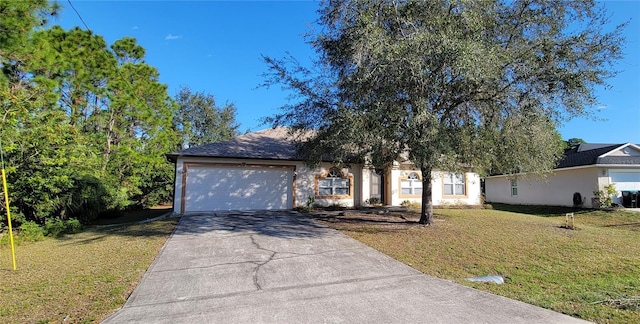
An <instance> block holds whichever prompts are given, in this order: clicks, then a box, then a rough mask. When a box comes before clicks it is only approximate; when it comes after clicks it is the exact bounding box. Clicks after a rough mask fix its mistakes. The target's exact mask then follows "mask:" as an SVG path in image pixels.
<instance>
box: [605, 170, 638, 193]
mask: <svg viewBox="0 0 640 324" xmlns="http://www.w3.org/2000/svg"><path fill="white" fill-rule="evenodd" d="M609 177H610V178H611V182H613V183H614V184H615V186H616V190H618V191H622V190H640V170H620V169H619V170H609Z"/></svg>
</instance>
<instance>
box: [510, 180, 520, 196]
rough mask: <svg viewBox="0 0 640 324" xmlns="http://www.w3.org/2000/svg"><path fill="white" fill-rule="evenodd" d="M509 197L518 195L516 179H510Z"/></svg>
mask: <svg viewBox="0 0 640 324" xmlns="http://www.w3.org/2000/svg"><path fill="white" fill-rule="evenodd" d="M511 195H512V196H517V195H518V179H511Z"/></svg>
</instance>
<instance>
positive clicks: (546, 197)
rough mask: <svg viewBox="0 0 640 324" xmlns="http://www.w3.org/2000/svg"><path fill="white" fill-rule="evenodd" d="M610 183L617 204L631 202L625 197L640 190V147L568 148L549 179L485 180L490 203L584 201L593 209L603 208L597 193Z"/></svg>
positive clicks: (568, 203) (499, 177) (567, 203)
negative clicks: (600, 205) (614, 190)
mask: <svg viewBox="0 0 640 324" xmlns="http://www.w3.org/2000/svg"><path fill="white" fill-rule="evenodd" d="M610 184H614V186H615V189H616V190H617V195H616V197H613V203H616V204H618V205H621V206H622V205H623V203H624V204H627V203H628V202H629V201H623V195H625V197H628V195H629V193H630V192H631V193H635V192H637V191H640V146H639V145H637V144H631V143H627V144H586V143H584V144H580V145H577V146H575V147H572V148H570V149H567V150H566V151H565V155H564V157H563V158H562V159H561V160H560V161H559V162H558V165H557V167H556V168H555V169H554V170H553V171H552V172H551V173H550V174H549V175H547V176H546V177H543V178H537V177H533V176H528V175H527V174H515V175H495V176H489V177H486V178H485V179H484V186H485V199H486V201H487V202H489V203H491V202H494V203H508V204H522V205H554V206H573V205H579V204H577V202H581V204H582V206H584V207H591V208H596V207H599V206H598V202H597V200H595V199H593V198H596V196H595V194H594V191H600V190H603V189H604V187H605V186H608V185H610ZM574 199H576V200H577V201H576V204H574Z"/></svg>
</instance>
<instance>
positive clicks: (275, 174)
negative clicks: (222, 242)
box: [167, 128, 481, 214]
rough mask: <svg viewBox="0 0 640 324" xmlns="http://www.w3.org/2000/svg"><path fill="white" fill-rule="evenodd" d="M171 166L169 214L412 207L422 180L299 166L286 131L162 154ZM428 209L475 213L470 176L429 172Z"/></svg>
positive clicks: (403, 169)
mask: <svg viewBox="0 0 640 324" xmlns="http://www.w3.org/2000/svg"><path fill="white" fill-rule="evenodd" d="M167 159H168V160H169V161H171V162H173V163H175V187H174V190H175V191H174V204H173V206H174V212H175V213H179V214H183V213H187V212H193V211H214V210H265V209H292V208H295V207H298V206H305V205H307V203H313V204H318V205H323V206H330V205H340V206H344V207H357V206H363V205H368V204H369V203H371V202H373V201H379V202H381V203H384V204H386V205H394V206H397V205H400V204H401V203H402V202H404V201H405V200H406V201H412V202H420V201H421V194H422V182H421V181H422V178H421V174H420V172H419V171H418V170H415V169H413V168H412V165H411V164H410V163H407V162H396V163H394V164H393V166H391V167H389V168H388V169H386V170H376V169H375V168H374V167H372V166H369V165H366V164H348V165H340V166H337V165H334V164H332V163H331V161H323V162H322V163H321V164H320V166H319V167H318V168H313V169H311V168H309V167H307V166H305V164H304V162H303V160H302V159H300V158H299V157H298V156H297V154H296V147H295V143H294V141H293V140H292V139H291V137H290V136H289V134H288V132H287V129H286V128H274V129H267V130H263V131H259V132H255V133H249V134H244V135H240V136H237V137H234V138H232V139H230V140H227V141H223V142H217V143H211V144H207V145H203V146H198V147H192V148H188V149H186V150H182V151H178V152H173V153H169V154H167ZM432 179H433V180H432V181H433V204H434V205H446V204H460V205H477V204H480V203H481V200H480V196H481V194H480V178H479V176H478V175H477V174H476V173H473V172H465V173H457V174H456V173H449V172H440V171H438V172H434V173H433V174H432Z"/></svg>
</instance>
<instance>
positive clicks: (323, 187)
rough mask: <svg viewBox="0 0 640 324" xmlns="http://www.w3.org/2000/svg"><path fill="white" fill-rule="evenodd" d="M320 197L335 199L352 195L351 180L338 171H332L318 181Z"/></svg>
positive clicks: (318, 194)
mask: <svg viewBox="0 0 640 324" xmlns="http://www.w3.org/2000/svg"><path fill="white" fill-rule="evenodd" d="M316 180H317V189H318V191H317V196H318V197H335V196H350V195H351V190H350V189H351V179H350V178H349V177H346V176H344V175H343V174H342V172H340V170H338V169H331V170H329V172H328V173H327V174H326V176H322V177H318V178H317V179H316Z"/></svg>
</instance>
